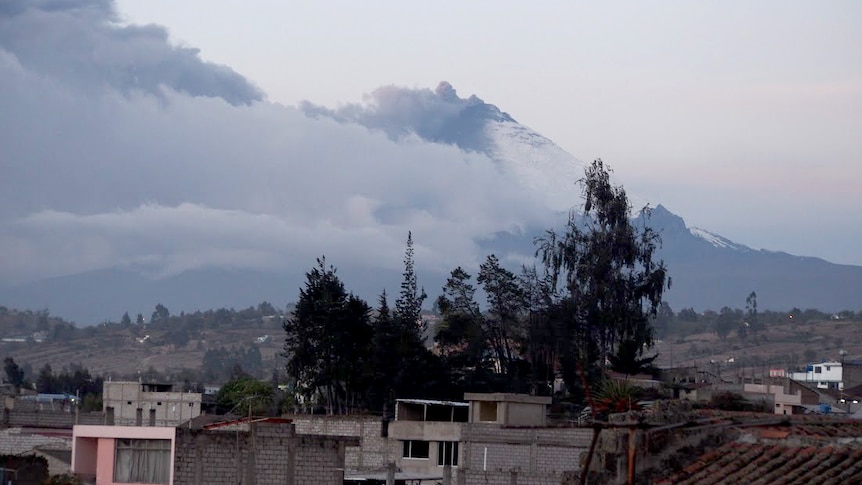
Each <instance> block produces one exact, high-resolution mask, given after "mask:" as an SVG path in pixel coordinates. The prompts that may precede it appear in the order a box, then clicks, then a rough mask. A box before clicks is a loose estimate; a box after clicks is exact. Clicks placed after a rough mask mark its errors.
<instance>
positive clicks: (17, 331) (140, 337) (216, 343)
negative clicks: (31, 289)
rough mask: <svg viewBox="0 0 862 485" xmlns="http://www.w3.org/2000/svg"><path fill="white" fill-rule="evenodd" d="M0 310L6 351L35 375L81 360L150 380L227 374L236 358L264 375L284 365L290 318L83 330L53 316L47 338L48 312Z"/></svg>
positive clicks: (193, 319) (182, 319) (257, 311)
mask: <svg viewBox="0 0 862 485" xmlns="http://www.w3.org/2000/svg"><path fill="white" fill-rule="evenodd" d="M0 310H2V311H0V337H2V338H3V341H2V342H0V355H2V356H3V357H4V358H5V357H12V358H13V359H15V361H16V362H17V363H18V364H19V365H20V366H22V368H24V369H25V371H28V373H29V374H30V375H29V376H28V377H30V378H31V379H32V378H33V375H34V374H35V373H37V372H38V370H39V369H41V368H42V367H43V366H44V365H45V364H49V365H50V366H51V367H52V369H54V370H55V371H59V370H61V369H63V368H64V367H67V366H69V365H70V364H80V365H81V366H83V367H84V368H86V369H88V370H89V371H90V372H91V374H93V375H101V376H104V377H105V378H106V379H107V378H113V379H122V378H135V377H142V378H146V377H147V376H149V375H153V374H154V372H153V371H156V372H158V373H159V374H161V375H160V377H165V378H168V379H177V380H182V379H184V378H189V377H195V374H197V375H202V376H207V377H209V379H206V380H220V379H221V378H223V377H224V376H225V375H227V374H229V373H230V372H231V370H232V367H233V364H234V363H239V364H240V365H241V366H242V367H243V370H245V371H247V372H250V373H252V374H255V375H257V376H258V377H261V378H263V377H266V376H269V375H271V374H272V371H273V369H275V368H281V367H282V364H281V363H280V362H278V354H279V353H280V352H281V350H282V345H283V340H284V339H283V330H282V328H281V321H282V316H281V315H279V314H276V313H269V314H267V313H266V311H261V308H260V307H258V308H254V307H251V308H248V309H245V310H240V311H236V310H233V309H231V310H226V309H221V310H217V311H207V312H197V313H194V314H188V315H186V314H182V315H179V316H173V317H169V318H168V319H167V320H166V321H164V322H157V323H145V324H143V325H138V324H136V323H131V324H126V325H124V324H122V323H103V324H100V325H96V326H91V327H86V328H75V327H73V326H72V325H70V324H68V323H66V322H64V321H62V320H60V319H56V318H51V319H50V321H49V322H48V325H49V326H48V329H47V331H45V334H46V336H45V338H44V340H42V335H40V334H39V333H38V330H36V327H35V326H34V324H31V322H34V321H35V325H38V324H39V321H40V318H41V316H40V315H43V314H40V313H33V312H16V311H14V310H8V309H5V308H0ZM270 311H272V310H270ZM22 322H23V323H22ZM34 334H35V335H36V338H35V339H34ZM22 340H23V341H22ZM39 340H41V341H39ZM258 355H259V357H258ZM189 371H192V372H189Z"/></svg>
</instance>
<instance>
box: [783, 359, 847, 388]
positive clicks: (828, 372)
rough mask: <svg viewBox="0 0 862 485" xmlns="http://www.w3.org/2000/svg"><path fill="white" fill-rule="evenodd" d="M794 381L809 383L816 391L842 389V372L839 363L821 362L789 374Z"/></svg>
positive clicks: (841, 366)
mask: <svg viewBox="0 0 862 485" xmlns="http://www.w3.org/2000/svg"><path fill="white" fill-rule="evenodd" d="M788 377H790V378H791V379H793V380H794V381H799V382H810V383H812V384H813V385H814V386H815V387H817V388H818V389H835V390H839V391H840V390H842V389H844V372H843V365H842V364H841V362H821V363H819V364H808V365H807V366H805V370H802V371H797V372H790V373H789V376H788Z"/></svg>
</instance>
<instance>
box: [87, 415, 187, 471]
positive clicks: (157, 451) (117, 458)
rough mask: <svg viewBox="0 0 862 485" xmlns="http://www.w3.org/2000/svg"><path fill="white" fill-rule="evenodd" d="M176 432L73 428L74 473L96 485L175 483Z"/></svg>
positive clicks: (168, 429)
mask: <svg viewBox="0 0 862 485" xmlns="http://www.w3.org/2000/svg"><path fill="white" fill-rule="evenodd" d="M175 454H176V429H175V428H172V427H163V426H146V427H144V426H93V425H77V426H75V427H73V428H72V472H73V473H75V474H77V475H78V476H80V477H82V478H83V479H84V480H88V481H91V482H94V483H96V484H97V485H112V484H114V483H146V484H172V483H174V456H175Z"/></svg>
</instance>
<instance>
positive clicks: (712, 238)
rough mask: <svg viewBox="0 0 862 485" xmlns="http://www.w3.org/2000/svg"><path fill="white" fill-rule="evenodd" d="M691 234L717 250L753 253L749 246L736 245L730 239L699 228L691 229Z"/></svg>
mask: <svg viewBox="0 0 862 485" xmlns="http://www.w3.org/2000/svg"><path fill="white" fill-rule="evenodd" d="M689 232H691V234H692V235H694V236H697V237H699V238H701V239H703V240H704V241H706V242H708V243H710V244H712V245H713V246H715V247H717V248H727V249H736V250H739V251H751V248H749V247H748V246H745V245H742V244H738V243H735V242H733V241H731V240H730V239H727V238H725V237H722V236H719V235H718V234H715V233H712V232H709V231H707V230H706V229H701V228H699V227H691V228H689Z"/></svg>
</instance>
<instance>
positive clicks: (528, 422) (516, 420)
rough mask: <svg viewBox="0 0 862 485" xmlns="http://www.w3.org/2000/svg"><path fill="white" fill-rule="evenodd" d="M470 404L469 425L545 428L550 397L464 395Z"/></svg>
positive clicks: (499, 394)
mask: <svg viewBox="0 0 862 485" xmlns="http://www.w3.org/2000/svg"><path fill="white" fill-rule="evenodd" d="M464 399H465V400H466V401H468V402H469V403H470V420H469V421H470V422H471V423H497V424H499V425H501V426H545V417H546V415H547V407H548V406H549V405H550V404H551V398H550V397H544V396H530V395H527V394H507V393H499V392H498V393H473V392H468V393H466V394H464Z"/></svg>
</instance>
